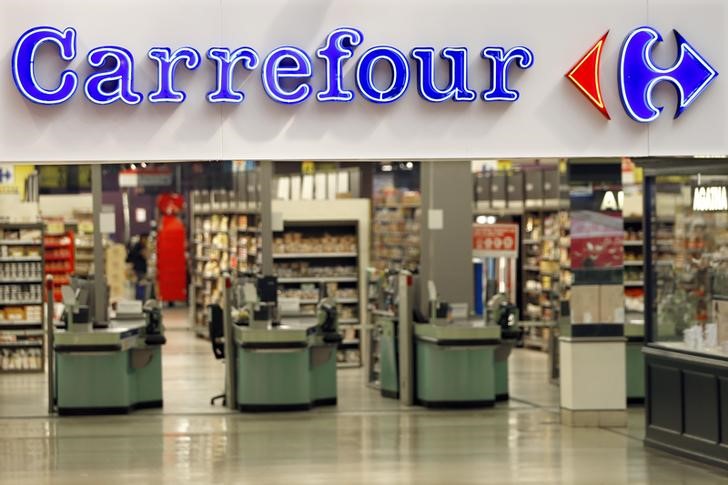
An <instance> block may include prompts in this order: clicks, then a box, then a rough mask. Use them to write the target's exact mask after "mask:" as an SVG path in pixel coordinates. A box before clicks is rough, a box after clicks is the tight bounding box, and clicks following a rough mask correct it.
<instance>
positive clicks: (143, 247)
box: [126, 233, 149, 300]
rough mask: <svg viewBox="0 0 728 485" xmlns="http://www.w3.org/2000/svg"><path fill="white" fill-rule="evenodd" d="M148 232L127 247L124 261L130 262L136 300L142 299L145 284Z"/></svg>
mask: <svg viewBox="0 0 728 485" xmlns="http://www.w3.org/2000/svg"><path fill="white" fill-rule="evenodd" d="M148 239H149V234H146V233H145V234H142V235H140V236H139V239H138V240H137V241H136V242H135V243H134V244H133V245H132V246H131V249H129V254H128V255H127V257H126V262H127V263H131V267H132V271H133V272H134V277H135V285H136V286H135V288H136V291H135V298H136V299H137V300H143V299H144V293H145V291H144V290H145V286H146V284H147V255H148V252H147V240H148Z"/></svg>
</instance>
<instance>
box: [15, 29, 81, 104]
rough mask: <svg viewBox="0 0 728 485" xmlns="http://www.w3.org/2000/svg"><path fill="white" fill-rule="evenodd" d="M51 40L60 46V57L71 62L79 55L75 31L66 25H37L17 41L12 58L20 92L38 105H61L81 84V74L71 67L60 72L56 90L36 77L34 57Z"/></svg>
mask: <svg viewBox="0 0 728 485" xmlns="http://www.w3.org/2000/svg"><path fill="white" fill-rule="evenodd" d="M45 43H52V44H55V45H56V46H58V50H59V52H60V55H61V59H63V60H64V61H72V60H73V59H74V58H75V57H76V31H75V30H74V29H72V28H70V27H69V28H67V29H66V30H64V31H63V32H61V31H60V30H58V29H54V28H53V27H34V28H32V29H30V30H28V31H27V32H25V33H24V34H23V35H22V36H21V37H20V39H18V42H17V43H16V44H15V50H14V51H13V59H12V71H13V80H14V81H15V85H16V86H17V88H18V91H20V93H21V94H22V95H23V96H25V97H26V98H28V99H29V100H31V101H33V102H34V103H38V104H60V103H63V102H64V101H66V100H68V99H70V98H71V96H73V93H75V92H76V88H77V87H78V75H77V74H76V73H75V72H73V71H72V70H66V71H63V72H62V73H61V79H60V83H59V84H58V86H56V88H54V89H46V88H44V87H43V86H41V85H40V83H39V82H38V80H37V79H36V77H35V61H36V59H35V57H36V53H37V51H38V48H39V47H40V46H41V45H43V44H45Z"/></svg>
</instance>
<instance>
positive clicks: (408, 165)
mask: <svg viewBox="0 0 728 485" xmlns="http://www.w3.org/2000/svg"><path fill="white" fill-rule="evenodd" d="M405 166H406V167H407V169H408V170H412V168H414V166H415V164H414V163H412V162H407V163H406V164H405Z"/></svg>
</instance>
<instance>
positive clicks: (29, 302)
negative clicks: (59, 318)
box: [0, 300, 43, 306]
mask: <svg viewBox="0 0 728 485" xmlns="http://www.w3.org/2000/svg"><path fill="white" fill-rule="evenodd" d="M42 304H43V302H42V301H41V300H36V301H32V300H19V301H0V305H4V306H16V305H42Z"/></svg>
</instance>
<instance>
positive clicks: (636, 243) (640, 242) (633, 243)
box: [624, 239, 645, 246]
mask: <svg viewBox="0 0 728 485" xmlns="http://www.w3.org/2000/svg"><path fill="white" fill-rule="evenodd" d="M624 245H625V246H644V245H645V242H644V241H643V240H642V239H640V240H638V241H624Z"/></svg>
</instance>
